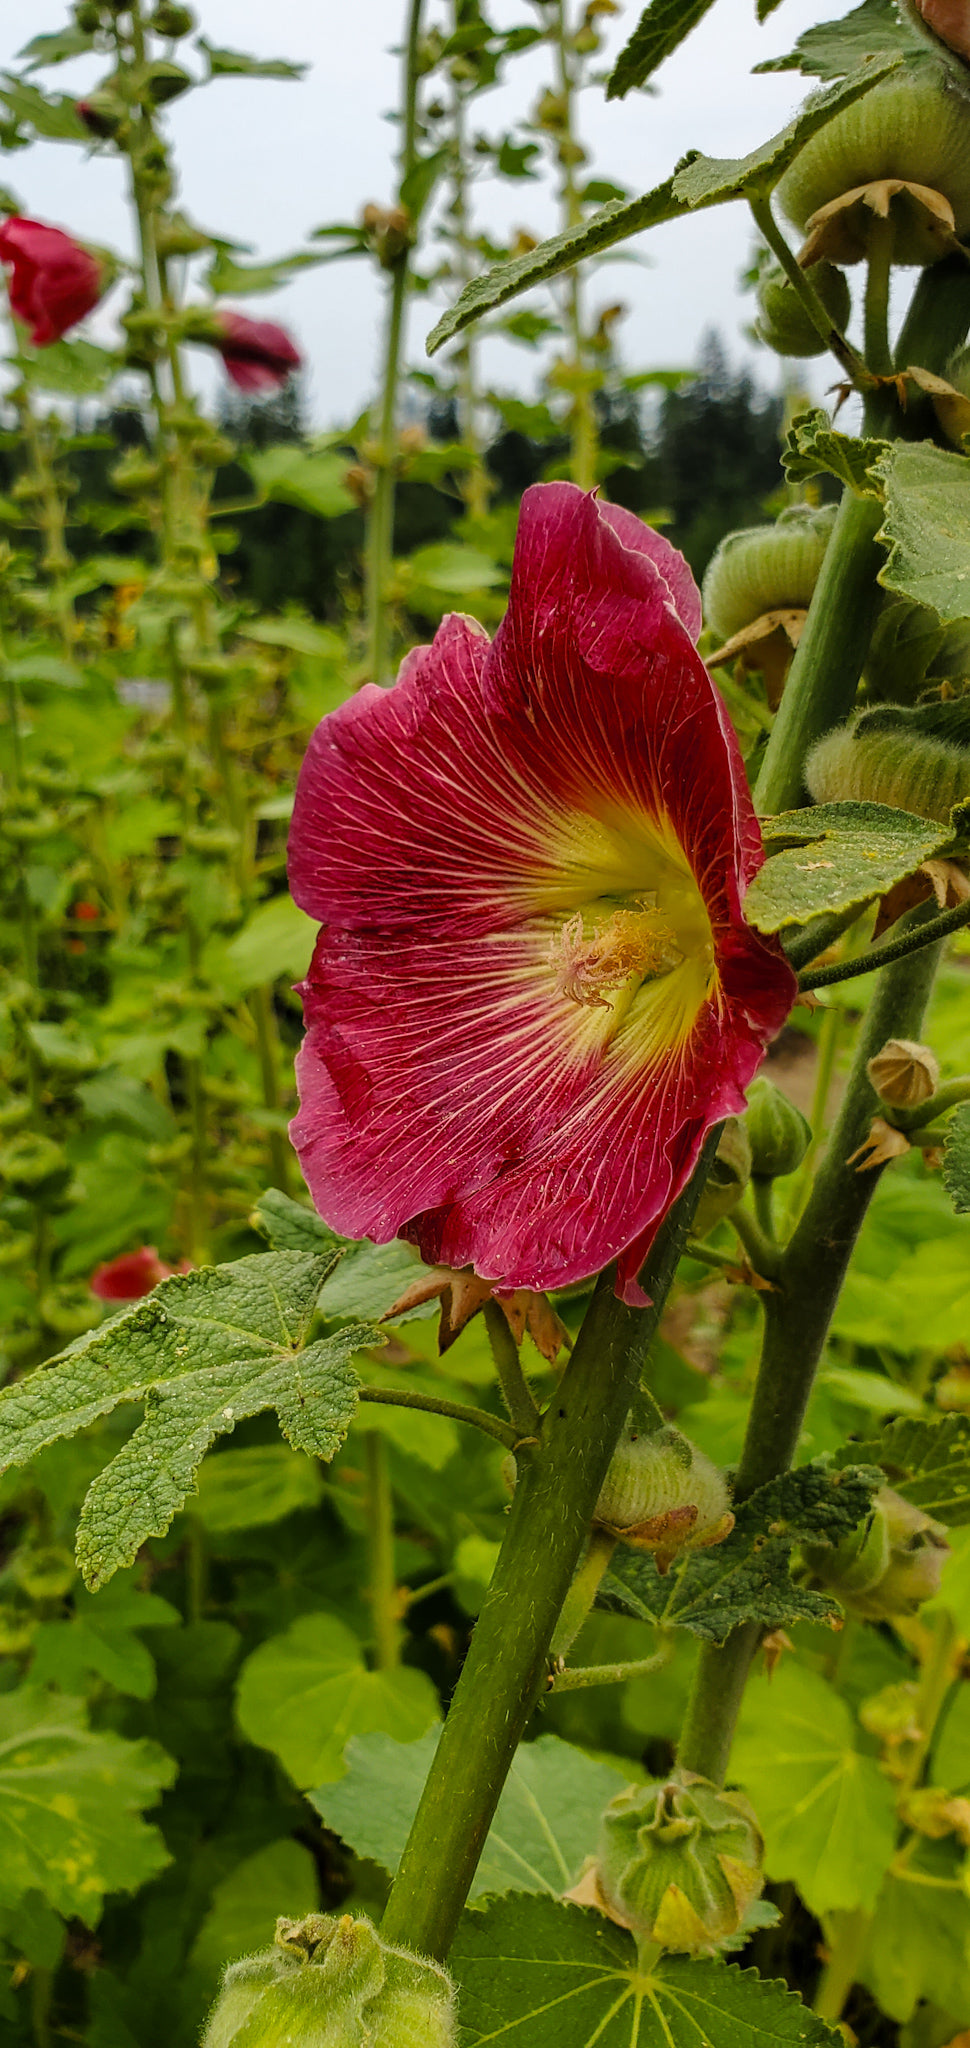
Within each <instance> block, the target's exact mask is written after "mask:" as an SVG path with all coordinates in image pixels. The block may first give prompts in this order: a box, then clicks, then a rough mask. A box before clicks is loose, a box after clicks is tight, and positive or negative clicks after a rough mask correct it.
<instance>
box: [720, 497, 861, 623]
mask: <svg viewBox="0 0 970 2048" xmlns="http://www.w3.org/2000/svg"><path fill="white" fill-rule="evenodd" d="M834 518H835V508H834V506H822V507H820V508H819V509H818V510H817V511H816V510H806V509H805V508H803V507H798V508H797V509H796V510H793V511H791V512H783V513H782V515H781V518H780V519H777V520H776V521H775V523H774V525H773V526H751V527H746V528H744V529H742V530H741V531H740V532H738V533H729V534H726V535H725V537H724V539H723V540H722V542H721V544H720V546H719V547H718V549H717V550H716V552H715V554H714V555H713V556H712V558H711V561H710V563H709V564H708V568H707V572H706V574H705V577H704V587H703V598H704V617H705V619H706V621H707V624H708V625H709V626H710V627H711V629H712V631H713V632H715V633H717V634H719V635H720V637H721V639H722V640H729V639H730V638H731V635H732V634H734V633H740V631H741V630H742V628H743V627H744V626H750V624H751V622H752V620H753V619H759V618H760V617H761V616H762V613H764V612H772V611H781V610H786V609H787V610H798V609H800V608H801V607H803V606H805V605H807V604H808V603H809V602H810V600H811V595H812V592H813V590H814V588H815V585H816V582H817V580H818V572H819V570H820V569H821V566H822V562H823V560H824V558H825V550H826V548H827V546H828V541H829V535H830V533H831V531H832V522H833V520H834Z"/></svg>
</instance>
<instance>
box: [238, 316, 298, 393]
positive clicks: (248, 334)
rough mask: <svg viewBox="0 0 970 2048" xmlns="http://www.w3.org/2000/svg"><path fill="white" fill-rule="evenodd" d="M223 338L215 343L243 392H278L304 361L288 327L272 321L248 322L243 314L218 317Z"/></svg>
mask: <svg viewBox="0 0 970 2048" xmlns="http://www.w3.org/2000/svg"><path fill="white" fill-rule="evenodd" d="M216 326H217V328H218V329H219V331H220V333H221V334H222V336H223V339H222V340H221V341H218V342H217V343H216V347H217V348H218V350H219V354H220V355H221V357H222V360H223V362H224V363H225V366H226V369H227V371H228V373H229V376H230V377H231V379H232V382H233V383H234V384H237V385H238V386H239V389H240V391H278V390H279V389H280V387H281V386H282V385H283V384H285V383H286V380H287V377H288V376H289V374H290V371H291V370H298V369H299V368H300V365H301V363H302V361H303V357H302V356H301V354H300V351H299V349H298V348H297V346H296V343H295V342H294V341H293V340H292V338H291V337H290V335H288V334H287V332H286V328H285V327H277V326H275V325H274V323H273V321H272V320H247V318H246V316H245V314H244V313H224V312H219V313H217V314H216Z"/></svg>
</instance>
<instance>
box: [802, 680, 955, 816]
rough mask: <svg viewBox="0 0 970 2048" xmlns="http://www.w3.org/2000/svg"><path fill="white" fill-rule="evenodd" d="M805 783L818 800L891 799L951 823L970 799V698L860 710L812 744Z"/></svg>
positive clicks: (905, 808) (892, 803)
mask: <svg viewBox="0 0 970 2048" xmlns="http://www.w3.org/2000/svg"><path fill="white" fill-rule="evenodd" d="M805 780H806V783H807V785H808V788H809V790H810V792H811V795H812V796H813V798H814V800H815V802H816V803H819V804H826V803H838V802H841V801H843V800H846V799H848V800H850V801H852V802H856V803H876V804H888V805H889V806H890V807H891V808H892V809H894V810H898V811H912V812H914V813H915V814H916V816H917V817H920V818H936V819H938V820H939V822H940V823H941V824H944V825H945V824H946V823H947V822H948V820H949V816H950V812H951V811H952V809H953V807H954V805H955V804H958V803H961V802H962V801H963V799H964V798H965V797H967V796H970V696H967V697H958V698H955V699H950V700H949V701H944V702H940V703H933V704H917V705H914V706H912V707H910V706H908V705H903V704H881V705H878V706H876V707H875V708H874V709H873V710H871V711H862V712H859V713H858V714H857V716H856V717H855V718H852V719H850V720H849V722H848V724H846V725H839V726H836V728H835V731H834V732H830V733H827V734H826V736H825V738H824V739H821V740H819V741H818V742H817V744H816V745H815V746H814V747H813V748H812V750H811V753H810V754H809V756H808V759H807V761H806V763H805Z"/></svg>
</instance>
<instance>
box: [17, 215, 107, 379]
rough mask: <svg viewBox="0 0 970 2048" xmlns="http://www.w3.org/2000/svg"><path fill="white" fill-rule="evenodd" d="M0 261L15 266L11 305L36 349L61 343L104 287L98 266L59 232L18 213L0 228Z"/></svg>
mask: <svg viewBox="0 0 970 2048" xmlns="http://www.w3.org/2000/svg"><path fill="white" fill-rule="evenodd" d="M0 262H3V263H10V264H12V265H13V278H12V280H11V283H10V304H11V307H12V309H13V312H14V313H15V315H16V317H17V319H18V320H22V321H23V322H24V323H25V325H26V326H27V327H29V329H30V339H31V341H32V342H33V345H34V347H35V348H49V347H50V345H51V342H54V341H60V338H61V335H62V334H66V333H67V330H68V328H69V327H74V326H75V325H76V324H77V322H78V321H79V320H83V319H84V315H85V313H90V311H91V308H92V306H96V305H97V303H98V300H99V299H100V297H101V294H102V292H103V291H104V289H105V285H106V278H105V275H104V271H103V269H102V266H101V264H100V263H98V262H97V260H96V258H95V257H94V256H92V255H91V253H90V251H89V250H88V249H82V248H81V246H80V244H79V243H78V242H74V241H72V240H71V237H70V235H65V234H64V233H63V232H62V230H61V229H60V228H49V227H46V226H45V225H44V223H43V222H42V221H39V220H22V219H21V218H20V217H19V215H17V214H15V215H14V216H13V218H12V219H10V220H6V221H4V223H3V225H2V227H0Z"/></svg>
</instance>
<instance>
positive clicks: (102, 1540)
mask: <svg viewBox="0 0 970 2048" xmlns="http://www.w3.org/2000/svg"><path fill="white" fill-rule="evenodd" d="M335 1257H336V1255H335V1254H331V1255H330V1256H324V1257H320V1258H318V1257H314V1256H313V1255H311V1254H307V1253H301V1252H266V1253H263V1254H261V1255H257V1256H256V1257H254V1258H246V1259H238V1260H237V1261H236V1262H235V1263H234V1264H232V1265H228V1266H208V1267H202V1268H200V1269H199V1270H198V1271H197V1272H193V1273H186V1274H184V1275H183V1274H179V1275H176V1276H175V1277H174V1278H173V1279H171V1280H166V1281H163V1282H162V1285H161V1286H160V1287H158V1288H156V1290H155V1292H154V1294H152V1295H150V1296H148V1298H147V1299H146V1300H145V1301H140V1302H138V1303H136V1304H135V1306H134V1307H132V1308H130V1309H128V1310H127V1311H126V1312H125V1313H123V1314H121V1315H119V1316H116V1317H115V1318H114V1320H113V1321H111V1322H108V1323H105V1324H102V1326H101V1328H100V1329H97V1330H93V1331H91V1332H89V1333H88V1335H87V1336H86V1337H82V1338H80V1339H79V1340H78V1341H77V1342H76V1343H75V1344H72V1345H71V1346H70V1347H69V1348H68V1350H67V1351H65V1352H62V1353H61V1356H60V1358H58V1359H55V1360H53V1361H52V1362H51V1363H50V1364H49V1365H45V1366H42V1367H40V1368H39V1369H38V1370H37V1371H36V1372H33V1373H31V1374H30V1375H28V1377H27V1378H26V1379H23V1380H21V1381H19V1382H18V1383H17V1384H16V1385H15V1386H10V1387H6V1388H4V1390H3V1392H2V1393H0V1470H3V1469H4V1468H5V1467H6V1466H7V1465H21V1464H25V1463H26V1462H27V1460H28V1459H29V1458H31V1457H33V1455H34V1453H35V1451H38V1450H40V1449H42V1447H43V1446H44V1445H45V1444H49V1443H52V1442H54V1440H55V1439H56V1438H57V1437H62V1436H70V1435H73V1433H74V1432H75V1430H78V1429H83V1428H84V1427H85V1426H86V1425H87V1424H88V1423H89V1422H93V1421H95V1420H96V1419H97V1417H98V1416H100V1415H107V1414H108V1413H109V1412H110V1411H111V1409H112V1408H115V1407H117V1406H118V1404H119V1403H120V1402H122V1401H125V1402H127V1401H138V1402H143V1403H144V1406H145V1419H144V1421H143V1422H142V1424H141V1426H140V1427H139V1428H138V1429H136V1430H135V1433H134V1435H133V1436H131V1437H130V1438H129V1440H128V1442H127V1443H126V1444H125V1445H124V1447H123V1448H122V1450H120V1451H119V1452H118V1453H117V1455H116V1456H115V1457H114V1458H113V1459H112V1461H111V1463H110V1464H109V1465H108V1466H107V1467H106V1468H105V1470H104V1471H103V1472H102V1473H100V1474H99V1476H98V1478H97V1479H95V1481H94V1482H93V1484H92V1486H91V1487H90V1489H89V1491H88V1494H87V1497H86V1499H85V1502H84V1506H83V1508H82V1511H81V1520H80V1524H79V1527H78V1539H77V1550H78V1563H79V1565H80V1566H81V1569H82V1571H83V1573H84V1576H85V1578H86V1580H87V1583H88V1585H89V1586H91V1587H97V1586H100V1585H101V1584H103V1582H104V1580H105V1579H108V1578H110V1577H111V1574H112V1573H113V1572H115V1571H117V1570H118V1568H119V1566H120V1565H125V1564H130V1563H131V1562H132V1560H133V1558H134V1557H135V1555H136V1553H137V1551H138V1549H139V1547H140V1545H141V1544H142V1543H143V1542H144V1541H145V1539H146V1537H147V1536H156V1535H160V1534H162V1533H163V1532H164V1530H166V1529H167V1528H168V1526H169V1523H170V1522H171V1520H172V1516H173V1515H174V1514H175V1512H176V1510H177V1509H178V1508H179V1507H181V1505H182V1502H183V1501H184V1499H185V1497H186V1495H187V1494H188V1493H189V1492H190V1491H191V1488H192V1485H193V1480H194V1476H195V1472H196V1469H197V1467H198V1465H199V1464H200V1462H201V1460H202V1457H203V1456H204V1454H205V1452H206V1451H207V1450H208V1448H209V1445H210V1444H211V1443H212V1442H213V1440H214V1438H215V1437H217V1436H221V1435H227V1434H229V1433H231V1431H232V1430H233V1429H234V1428H235V1425H236V1423H237V1422H239V1421H241V1420H242V1419H243V1417H245V1416H249V1415H257V1414H259V1413H260V1411H261V1410H263V1409H265V1408H275V1410H276V1414H277V1416H278V1419H279V1423H280V1428H281V1429H282V1431H283V1434H284V1435H285V1436H286V1437H287V1438H288V1439H289V1442H290V1443H291V1444H292V1445H293V1447H294V1449H295V1450H301V1451H309V1452H310V1453H311V1454H312V1455H313V1456H316V1457H322V1458H330V1457H332V1456H333V1453H334V1451H335V1450H336V1449H337V1447H338V1446H339V1444H340V1443H341V1442H342V1441H343V1438H344V1436H345V1435H346V1432H347V1429H348V1427H349V1424H350V1422H351V1420H352V1417H353V1414H354V1410H355V1408H356V1403H357V1388H358V1385H359V1381H358V1378H357V1374H356V1373H355V1372H354V1370H353V1368H352V1366H351V1364H350V1358H351V1356H352V1354H353V1353H354V1351H356V1350H359V1349H360V1348H361V1346H363V1345H370V1344H373V1343H375V1342H378V1343H379V1342H380V1341H381V1337H380V1333H379V1332H378V1331H376V1330H374V1329H372V1328H370V1327H368V1326H361V1327H350V1328H348V1329H345V1330H341V1331H340V1332H339V1334H337V1335H334V1336H330V1337H326V1338H322V1339H319V1340H318V1341H317V1342H316V1343H313V1344H310V1343H308V1341H307V1340H308V1335H309V1331H310V1327H311V1324H312V1321H313V1318H314V1316H315V1314H316V1310H317V1302H318V1297H319V1295H320V1290H321V1288H322V1286H323V1284H324V1282H325V1281H326V1279H327V1277H328V1275H329V1273H330V1272H331V1271H332V1270H333V1266H334V1263H335Z"/></svg>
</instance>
